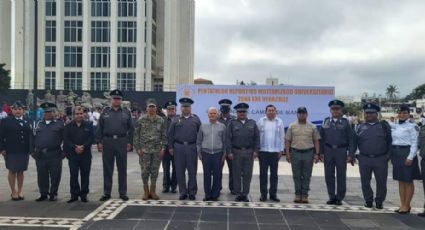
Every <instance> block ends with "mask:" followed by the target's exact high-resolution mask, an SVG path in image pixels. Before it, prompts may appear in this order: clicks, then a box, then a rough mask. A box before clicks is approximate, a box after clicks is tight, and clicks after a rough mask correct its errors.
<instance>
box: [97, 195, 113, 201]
mask: <svg viewBox="0 0 425 230" xmlns="http://www.w3.org/2000/svg"><path fill="white" fill-rule="evenodd" d="M109 199H111V196H110V195H103V196H102V197H101V198H100V199H99V201H107V200H109Z"/></svg>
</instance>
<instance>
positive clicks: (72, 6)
mask: <svg viewBox="0 0 425 230" xmlns="http://www.w3.org/2000/svg"><path fill="white" fill-rule="evenodd" d="M82 15H83V0H65V16H82Z"/></svg>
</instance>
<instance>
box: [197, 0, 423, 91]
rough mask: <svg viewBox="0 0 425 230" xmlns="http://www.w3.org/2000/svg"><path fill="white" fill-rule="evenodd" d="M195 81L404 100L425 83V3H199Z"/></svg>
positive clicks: (393, 0) (249, 0)
mask: <svg viewBox="0 0 425 230" xmlns="http://www.w3.org/2000/svg"><path fill="white" fill-rule="evenodd" d="M196 4H197V9H196V35H195V36H196V45H195V55H196V56H195V75H196V76H197V77H204V78H208V79H211V80H213V81H214V83H215V84H234V83H235V82H236V80H245V81H250V80H254V81H256V82H258V83H264V81H265V78H266V77H268V76H270V75H273V77H277V78H279V79H280V81H281V82H282V83H285V84H297V85H335V86H336V92H337V94H338V95H360V94H361V93H363V92H376V93H377V94H383V93H384V89H385V88H386V86H387V85H388V84H397V85H398V87H399V89H400V92H401V94H407V93H409V92H410V91H411V90H412V89H413V88H414V87H415V86H417V85H419V84H422V83H424V82H425V80H424V79H425V46H424V45H423V41H425V18H424V17H422V13H423V12H424V10H425V1H421V0H417V1H397V0H385V1H384V0H381V1H366V0H364V1H340V0H317V1H299V0H298V1H297V0H292V1H290V0H261V1H259V0H230V1H229V0H198V1H197V2H196Z"/></svg>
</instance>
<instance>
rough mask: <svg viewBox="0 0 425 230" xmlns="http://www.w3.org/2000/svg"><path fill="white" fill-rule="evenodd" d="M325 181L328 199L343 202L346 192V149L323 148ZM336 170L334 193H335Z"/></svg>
mask: <svg viewBox="0 0 425 230" xmlns="http://www.w3.org/2000/svg"><path fill="white" fill-rule="evenodd" d="M324 160H325V162H324V166H325V181H326V187H327V189H328V195H329V199H331V200H335V199H338V200H341V201H342V200H344V197H345V193H346V190H347V185H346V181H347V149H344V148H342V149H332V148H329V147H327V146H325V159H324ZM335 170H336V192H335Z"/></svg>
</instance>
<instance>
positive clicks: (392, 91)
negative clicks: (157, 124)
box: [385, 85, 399, 100]
mask: <svg viewBox="0 0 425 230" xmlns="http://www.w3.org/2000/svg"><path fill="white" fill-rule="evenodd" d="M398 93H399V92H398V88H397V86H396V85H389V86H388V87H387V89H386V92H385V94H387V97H388V99H390V100H395V99H396V98H397V94H398Z"/></svg>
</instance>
